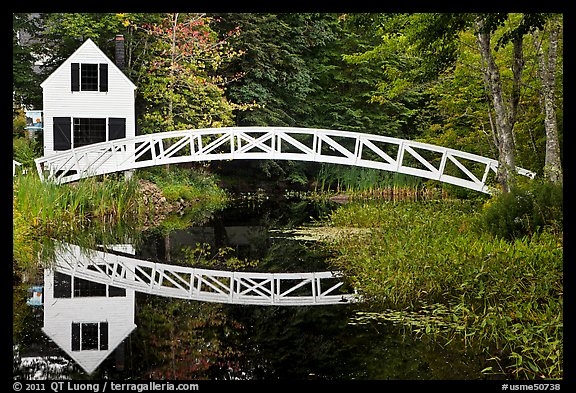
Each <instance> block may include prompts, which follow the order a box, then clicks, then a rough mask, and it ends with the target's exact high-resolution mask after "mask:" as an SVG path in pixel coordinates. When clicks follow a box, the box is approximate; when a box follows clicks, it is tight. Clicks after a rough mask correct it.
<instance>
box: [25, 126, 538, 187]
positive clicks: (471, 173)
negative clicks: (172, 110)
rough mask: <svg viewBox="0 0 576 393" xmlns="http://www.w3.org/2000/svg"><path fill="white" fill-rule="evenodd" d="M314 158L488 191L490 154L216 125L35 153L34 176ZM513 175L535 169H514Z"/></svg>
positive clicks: (319, 132) (352, 135) (359, 136)
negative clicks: (200, 163) (222, 162)
mask: <svg viewBox="0 0 576 393" xmlns="http://www.w3.org/2000/svg"><path fill="white" fill-rule="evenodd" d="M239 159H250V160H253V159H260V160H262V159H266V160H268V159H271V160H295V161H314V162H325V163H334V164H344V165H353V166H360V167H366V168H375V169H381V170H385V171H391V172H397V173H403V174H408V175H415V176H419V177H423V178H426V179H433V180H438V181H440V182H444V183H449V184H455V185H457V186H460V187H465V188H469V189H472V190H476V191H480V192H484V193H491V188H490V186H489V185H488V184H490V177H489V176H490V175H492V176H494V174H495V173H496V171H497V169H498V161H496V160H493V159H490V158H486V157H482V156H479V155H476V154H471V153H467V152H463V151H459V150H454V149H450V148H446V147H441V146H436V145H431V144H427V143H420V142H415V141H409V140H403V139H398V138H391V137H386V136H380V135H371V134H364V133H358V132H350V131H338V130H324V129H314V128H289V127H224V128H205V129H197V130H184V131H170V132H162V133H156V134H147V135H140V136H136V137H134V138H124V139H116V140H112V141H108V142H101V143H95V144H92V145H87V146H83V147H79V148H75V149H70V150H66V151H63V152H60V153H57V154H54V155H50V156H46V157H41V158H38V159H36V167H37V170H38V173H39V175H40V177H41V179H43V180H44V179H45V178H46V179H48V180H52V181H55V182H57V183H66V182H71V181H75V180H79V179H81V178H85V177H90V176H96V175H102V174H107V173H112V172H119V171H126V170H131V169H136V168H143V167H148V166H154V165H163V164H175V163H182V162H190V161H212V160H239ZM517 172H518V173H519V174H520V175H523V176H528V177H530V178H533V177H534V176H535V173H533V172H530V171H528V170H526V169H523V168H517Z"/></svg>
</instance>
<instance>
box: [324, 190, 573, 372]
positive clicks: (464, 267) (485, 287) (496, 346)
mask: <svg viewBox="0 0 576 393" xmlns="http://www.w3.org/2000/svg"><path fill="white" fill-rule="evenodd" d="M480 219H481V213H480V209H479V208H478V206H476V204H474V203H472V202H469V201H459V200H456V201H449V200H443V201H434V202H418V203H414V202H384V203H382V202H381V203H378V204H370V203H354V204H349V205H347V206H344V207H341V208H339V209H338V210H336V211H335V212H334V213H332V215H331V216H330V222H331V224H332V225H334V226H338V227H356V228H363V227H366V228H371V231H370V236H362V235H360V236H358V235H351V236H346V237H343V238H340V239H338V240H335V241H334V242H333V244H332V247H333V248H334V249H335V250H336V251H337V255H338V256H337V257H336V258H335V259H334V260H333V261H332V265H333V266H334V267H335V268H336V269H338V270H341V271H343V272H344V274H345V276H346V277H347V278H348V279H349V280H350V281H351V284H352V285H354V287H355V288H357V289H358V290H359V291H360V293H361V294H362V295H363V296H364V297H365V298H366V299H369V300H370V301H371V303H372V305H373V307H375V308H376V309H377V310H378V311H377V312H376V313H374V314H371V316H372V317H373V318H372V319H373V320H375V321H377V320H380V319H382V320H385V319H386V315H387V314H386V313H387V312H389V310H396V311H403V312H410V313H412V314H414V313H419V312H421V311H422V310H423V309H424V308H425V307H427V306H428V305H431V304H435V305H438V306H437V307H436V309H437V310H440V309H442V310H449V312H447V313H441V312H437V313H436V314H435V316H436V317H438V316H442V323H438V321H436V320H435V322H434V323H425V322H426V319H422V320H421V322H423V323H424V325H425V327H424V328H422V329H420V330H419V331H420V332H427V333H428V334H430V335H435V336H437V337H443V338H444V340H445V342H452V341H458V342H462V343H463V344H464V345H465V346H467V347H470V348H474V349H476V350H479V351H482V352H484V353H485V354H486V355H487V357H489V358H491V359H492V360H493V361H495V362H496V363H497V366H495V367H493V368H491V369H487V370H485V371H486V372H499V373H504V374H506V375H508V376H510V377H517V378H552V379H554V378H562V373H563V368H562V343H563V309H562V304H563V273H562V269H563V266H562V263H563V242H562V234H561V233H558V232H557V231H551V230H548V229H543V230H542V231H540V232H538V233H535V234H533V235H532V236H524V237H519V238H515V239H513V240H507V239H504V238H499V237H495V236H493V235H491V234H490V233H488V232H486V231H482V230H480V229H479V228H481V225H480V224H479V222H480ZM440 306H441V307H440ZM363 317H364V318H366V315H364V316H363Z"/></svg>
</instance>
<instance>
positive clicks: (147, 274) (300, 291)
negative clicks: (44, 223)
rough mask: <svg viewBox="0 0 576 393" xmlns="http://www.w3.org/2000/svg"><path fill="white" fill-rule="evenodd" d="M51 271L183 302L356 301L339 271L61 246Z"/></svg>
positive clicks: (258, 303)
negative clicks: (262, 267)
mask: <svg viewBox="0 0 576 393" xmlns="http://www.w3.org/2000/svg"><path fill="white" fill-rule="evenodd" d="M52 268H53V269H54V270H56V271H58V272H60V273H64V274H68V275H71V276H73V277H78V278H83V279H86V280H90V281H93V282H98V283H101V284H109V285H114V286H116V287H122V288H129V289H133V290H136V291H138V292H144V293H149V294H153V295H158V296H166V297H175V298H181V299H190V300H200V301H207V302H217V303H232V304H254V305H280V306H297V305H327V304H342V303H348V302H355V301H357V300H358V297H357V296H356V294H355V293H353V292H351V291H344V290H343V285H344V282H343V281H342V280H341V278H340V277H339V274H338V273H337V272H330V271H323V272H306V273H261V272H242V271H222V270H213V269H201V268H194V267H188V266H178V265H168V264H162V263H155V262H150V261H144V260H140V259H136V258H130V257H126V256H122V255H116V254H111V253H106V252H103V251H97V250H83V249H81V248H80V247H79V246H77V245H73V244H62V245H61V246H60V247H59V248H58V251H57V254H56V258H55V263H54V265H53V266H52Z"/></svg>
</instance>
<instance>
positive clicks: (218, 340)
mask: <svg viewBox="0 0 576 393" xmlns="http://www.w3.org/2000/svg"><path fill="white" fill-rule="evenodd" d="M333 208H335V205H334V204H330V203H324V202H322V203H320V202H313V201H308V200H298V199H293V200H290V199H282V200H271V199H263V200H260V201H255V200H240V201H237V202H235V203H233V204H231V205H230V206H229V207H227V208H225V209H223V210H219V211H216V212H213V213H212V214H210V215H208V217H209V219H208V220H207V221H205V222H202V223H198V224H196V225H192V226H187V227H186V226H185V227H179V226H178V225H173V228H179V229H167V228H166V227H164V229H155V230H149V231H147V232H144V233H142V234H140V236H138V241H136V242H135V244H132V245H130V246H128V247H126V246H125V247H124V248H123V250H124V251H129V253H130V254H132V255H134V257H136V258H138V259H144V260H149V261H154V262H162V263H173V264H201V265H202V266H208V267H211V268H218V269H223V268H226V267H229V264H230V260H233V263H234V266H235V267H236V268H241V269H251V270H257V271H267V272H273V271H274V272H281V271H292V272H300V271H302V272H305V271H319V270H326V269H328V268H329V267H328V266H327V265H326V260H327V258H328V257H329V254H328V251H326V250H325V249H324V248H323V247H322V246H320V245H318V244H315V243H314V242H310V241H308V242H304V241H298V240H295V239H293V238H291V237H289V236H283V235H282V234H281V233H280V234H279V232H278V230H281V229H289V228H293V227H296V226H300V225H305V224H309V223H310V222H312V221H314V220H316V219H319V218H321V217H322V216H324V215H325V214H327V213H328V212H329V211H330V210H331V209H333ZM177 221H178V219H177V218H176V219H175V222H176V223H177ZM65 281H66V280H65V279H64V282H65ZM39 284H41V283H39ZM81 284H82V286H81V285H76V287H75V288H76V289H75V290H79V289H78V288H80V290H82V291H84V293H91V295H90V297H88V295H86V296H87V297H82V296H79V297H78V303H77V304H76V303H75V304H73V305H72V306H70V307H72V308H73V309H67V310H64V311H62V312H61V313H60V316H62V315H63V314H65V313H67V312H70V314H71V315H73V316H74V317H73V318H74V320H75V321H76V322H75V323H76V325H74V326H75V327H74V326H72V327H71V324H72V321H70V320H64V319H65V318H64V319H63V320H62V321H58V322H54V321H52V320H50V321H48V320H47V317H46V315H44V314H45V312H44V308H46V304H44V305H39V306H33V305H27V306H26V307H28V308H29V309H28V311H30V314H31V317H30V318H29V319H28V322H27V325H26V328H25V330H26V334H25V335H24V337H25V338H24V339H23V340H22V342H19V343H15V344H17V348H18V350H17V351H15V357H14V363H13V371H14V375H15V378H21V379H54V378H59V379H60V378H72V379H102V378H112V379H115V380H128V379H139V380H142V379H164V378H167V379H213V380H223V379H226V380H228V379H249V380H277V379H297V380H304V379H320V380H352V379H361V380H367V379H370V380H375V379H376V380H383V379H400V380H405V379H410V380H414V379H478V378H482V374H481V373H480V370H481V369H482V368H483V367H484V366H485V365H483V364H482V359H479V358H478V357H474V356H468V355H467V354H465V353H463V352H461V351H460V350H457V349H453V348H452V349H445V348H443V347H441V346H440V345H438V344H435V343H433V342H430V341H427V340H422V339H415V338H413V337H411V336H410V335H409V334H403V331H402V329H401V328H399V327H398V326H395V325H393V324H389V325H387V324H378V325H376V324H373V325H354V324H351V323H350V321H351V318H353V317H354V315H355V313H356V312H357V311H359V310H366V309H369V305H366V304H354V305H351V304H343V305H324V306H251V305H229V304H217V303H206V302H198V301H190V300H182V299H174V298H167V297H159V296H153V295H148V294H144V293H138V292H136V293H135V294H134V295H133V296H132V297H131V296H127V295H126V293H125V292H124V293H123V294H124V295H123V296H122V292H121V291H122V290H121V289H120V292H121V294H120V295H118V296H113V295H112V293H113V291H112V289H113V287H112V286H110V287H109V289H108V291H109V292H106V290H105V289H104V292H103V293H98V291H99V290H102V288H101V287H102V286H98V285H93V284H90V283H87V282H82V283H81ZM61 287H62V286H61ZM64 288H66V286H65V285H64ZM114 290H115V291H118V290H117V289H114ZM106 293H108V296H106ZM77 295H78V294H77ZM72 297H74V296H72ZM94 301H99V302H100V303H98V304H97V305H95V304H96V303H93V302H94ZM91 302H92V303H91ZM99 312H104V314H105V316H100V317H98V318H99V319H98V320H99V321H102V322H99V323H93V322H90V321H89V320H90V315H93V316H94V315H95V314H97V313H99ZM50 318H52V317H50ZM69 319H70V318H69ZM48 325H50V327H49V326H48ZM70 329H72V338H70V334H68V336H66V335H63V337H64V338H61V337H59V334H61V333H62V332H69V331H70ZM75 329H76V330H75ZM103 332H108V334H104V333H103ZM70 340H71V341H72V343H71V346H72V350H70V345H69V344H70ZM75 345H76V346H77V347H76V348H75V349H74V348H73V347H74V346H75ZM80 345H81V346H82V350H79V349H78V348H79V346H80Z"/></svg>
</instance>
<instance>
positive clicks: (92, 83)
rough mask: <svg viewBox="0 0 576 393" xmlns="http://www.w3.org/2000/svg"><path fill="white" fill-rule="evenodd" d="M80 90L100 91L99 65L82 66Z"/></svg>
mask: <svg viewBox="0 0 576 393" xmlns="http://www.w3.org/2000/svg"><path fill="white" fill-rule="evenodd" d="M80 89H81V90H82V91H98V64H81V72H80Z"/></svg>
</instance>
